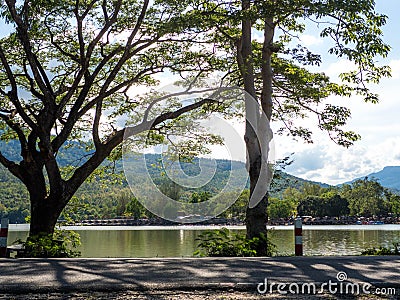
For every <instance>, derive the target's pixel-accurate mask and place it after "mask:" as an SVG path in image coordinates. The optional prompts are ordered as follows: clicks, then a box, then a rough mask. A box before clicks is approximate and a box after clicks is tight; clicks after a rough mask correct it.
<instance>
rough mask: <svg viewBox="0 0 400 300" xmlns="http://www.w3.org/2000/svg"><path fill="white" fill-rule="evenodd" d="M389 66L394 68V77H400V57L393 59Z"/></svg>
mask: <svg viewBox="0 0 400 300" xmlns="http://www.w3.org/2000/svg"><path fill="white" fill-rule="evenodd" d="M389 66H390V68H391V69H392V79H398V78H400V59H393V60H391V61H390V62H389Z"/></svg>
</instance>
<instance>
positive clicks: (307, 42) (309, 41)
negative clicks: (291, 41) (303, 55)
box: [300, 34, 323, 47]
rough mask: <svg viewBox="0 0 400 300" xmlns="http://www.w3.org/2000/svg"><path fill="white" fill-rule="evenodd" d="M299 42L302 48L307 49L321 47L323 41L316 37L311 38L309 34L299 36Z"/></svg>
mask: <svg viewBox="0 0 400 300" xmlns="http://www.w3.org/2000/svg"><path fill="white" fill-rule="evenodd" d="M300 41H301V43H302V44H303V46H306V47H309V46H317V45H321V44H322V43H323V39H322V38H320V37H318V36H313V35H309V34H303V35H302V36H300Z"/></svg>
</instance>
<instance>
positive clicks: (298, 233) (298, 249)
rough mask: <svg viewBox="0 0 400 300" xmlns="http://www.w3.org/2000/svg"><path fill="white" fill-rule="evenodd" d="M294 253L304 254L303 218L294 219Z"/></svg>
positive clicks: (297, 254)
mask: <svg viewBox="0 0 400 300" xmlns="http://www.w3.org/2000/svg"><path fill="white" fill-rule="evenodd" d="M294 254H295V255H296V256H303V229H302V220H301V218H296V219H295V220H294Z"/></svg>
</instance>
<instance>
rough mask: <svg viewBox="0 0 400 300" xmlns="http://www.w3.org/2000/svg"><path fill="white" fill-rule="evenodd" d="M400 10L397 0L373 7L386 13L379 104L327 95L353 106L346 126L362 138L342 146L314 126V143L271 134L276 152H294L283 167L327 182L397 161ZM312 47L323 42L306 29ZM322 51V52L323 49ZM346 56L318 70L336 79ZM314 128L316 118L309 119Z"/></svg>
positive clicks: (384, 0)
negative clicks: (386, 71) (387, 73)
mask: <svg viewBox="0 0 400 300" xmlns="http://www.w3.org/2000/svg"><path fill="white" fill-rule="evenodd" d="M399 9H400V2H399V1H398V0H377V6H376V10H377V11H378V12H380V13H383V14H385V15H387V16H388V22H387V25H386V26H385V27H384V28H383V31H384V40H385V42H386V43H388V44H390V45H391V47H392V51H391V53H390V54H389V56H388V58H386V59H384V60H382V59H381V60H380V63H382V64H387V65H390V66H391V68H392V78H390V79H384V80H382V82H381V83H380V84H379V85H377V86H372V89H373V90H374V91H375V92H376V93H378V94H379V95H380V103H379V104H366V103H364V102H363V101H362V100H361V99H360V98H357V97H352V98H350V99H347V98H346V99H333V98H332V99H330V101H332V102H333V103H336V104H340V105H345V106H348V107H350V108H351V110H352V119H351V120H350V122H349V123H348V126H347V127H346V128H348V129H351V130H354V131H356V132H357V133H359V134H360V135H361V136H362V140H361V141H359V142H357V143H356V144H355V145H354V146H353V147H351V148H349V149H344V148H342V147H340V146H337V145H335V144H334V143H333V142H332V141H330V140H329V139H328V137H327V136H326V134H322V133H320V132H318V131H315V132H316V135H315V139H314V140H315V142H314V144H312V145H304V144H303V143H296V142H293V141H292V140H291V139H289V138H284V137H279V136H277V137H276V138H275V141H276V151H277V153H278V156H285V155H287V154H289V153H292V152H295V154H294V156H293V158H294V163H293V164H292V165H291V166H290V167H288V168H287V171H288V172H289V173H292V174H294V175H297V176H300V177H302V178H306V179H311V180H316V181H322V182H326V183H330V184H338V183H342V182H345V181H348V180H351V179H354V178H356V177H360V176H365V175H367V174H369V173H371V172H375V171H379V170H380V169H382V168H383V167H384V166H388V165H400V136H399V133H400V114H399V113H400V102H399V92H398V90H399V87H400V35H399V30H400V18H399V17H398V15H397V13H398V11H399ZM302 39H303V42H304V43H306V44H308V46H309V48H310V49H312V50H314V51H315V52H320V51H324V50H325V49H326V44H325V43H328V42H327V41H324V40H322V39H320V38H318V36H317V35H314V33H313V32H312V31H311V32H306V35H305V36H304V37H303V38H302ZM322 53H323V52H322ZM348 66H349V65H348V62H346V61H344V60H336V59H332V58H329V59H326V60H325V63H324V64H323V65H322V67H321V69H320V71H323V72H326V73H327V74H328V75H330V76H331V78H332V79H335V78H336V76H337V74H338V73H339V72H341V71H345V70H346V68H348ZM309 124H310V126H311V127H313V128H315V127H316V126H315V122H314V125H312V124H313V123H312V122H310V123H309Z"/></svg>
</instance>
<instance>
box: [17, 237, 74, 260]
mask: <svg viewBox="0 0 400 300" xmlns="http://www.w3.org/2000/svg"><path fill="white" fill-rule="evenodd" d="M15 243H20V244H22V245H23V246H24V249H25V251H24V253H23V255H22V256H23V257H43V258H44V257H46V258H51V257H53V258H62V257H78V256H80V254H81V253H80V251H77V250H75V249H76V248H77V247H78V246H79V245H80V244H81V243H80V236H79V234H78V233H76V232H74V231H72V230H55V232H54V234H53V235H51V234H50V235H35V236H29V237H28V238H27V240H26V241H25V242H23V241H21V240H17V241H16V242H15Z"/></svg>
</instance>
